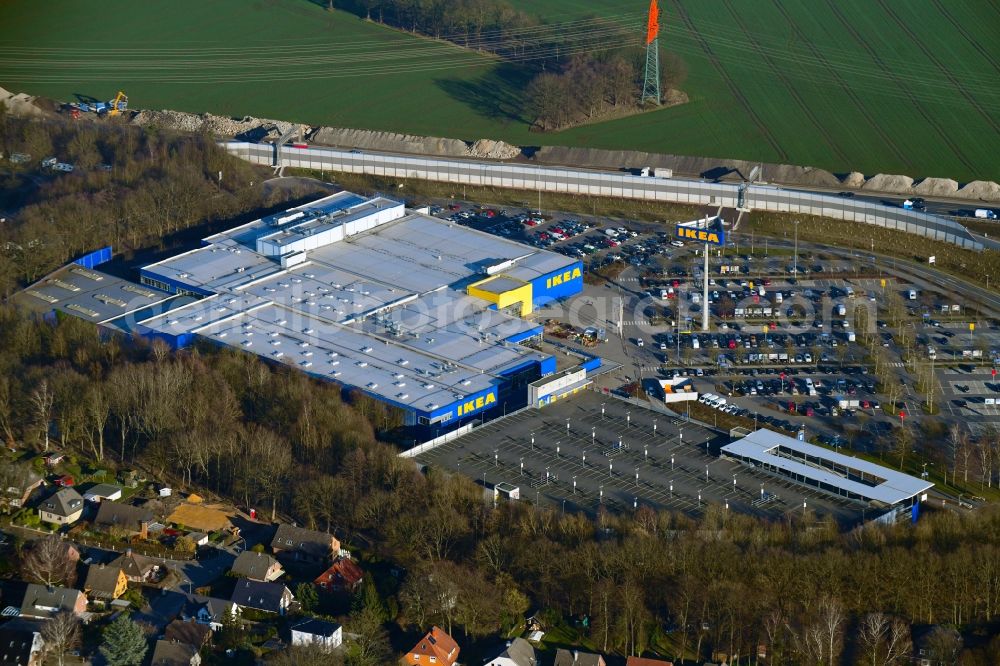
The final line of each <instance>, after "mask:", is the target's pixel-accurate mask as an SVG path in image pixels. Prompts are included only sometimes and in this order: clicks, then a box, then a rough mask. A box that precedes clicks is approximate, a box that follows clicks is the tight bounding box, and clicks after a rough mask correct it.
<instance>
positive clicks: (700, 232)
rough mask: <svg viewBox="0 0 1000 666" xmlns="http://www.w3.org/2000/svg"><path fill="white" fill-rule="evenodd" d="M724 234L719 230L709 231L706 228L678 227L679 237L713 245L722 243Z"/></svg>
mask: <svg viewBox="0 0 1000 666" xmlns="http://www.w3.org/2000/svg"><path fill="white" fill-rule="evenodd" d="M721 236H722V234H720V233H719V232H717V231H707V230H705V229H695V228H693V227H677V237H678V238H683V239H685V240H694V241H700V242H702V243H711V244H712V245H722V238H721Z"/></svg>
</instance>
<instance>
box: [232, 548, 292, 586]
mask: <svg viewBox="0 0 1000 666" xmlns="http://www.w3.org/2000/svg"><path fill="white" fill-rule="evenodd" d="M231 571H232V572H233V574H234V575H237V576H241V577H242V578H249V579H250V580H259V581H264V582H267V583H269V582H271V581H273V580H278V579H279V578H281V576H282V575H284V573H285V570H284V569H282V568H281V564H280V563H279V562H278V560H276V559H274V558H273V557H272V556H270V555H267V554H265V553H255V552H253V551H249V550H244V551H243V552H242V553H240V554H239V556H238V557H237V558H236V561H235V562H233V568H232V569H231Z"/></svg>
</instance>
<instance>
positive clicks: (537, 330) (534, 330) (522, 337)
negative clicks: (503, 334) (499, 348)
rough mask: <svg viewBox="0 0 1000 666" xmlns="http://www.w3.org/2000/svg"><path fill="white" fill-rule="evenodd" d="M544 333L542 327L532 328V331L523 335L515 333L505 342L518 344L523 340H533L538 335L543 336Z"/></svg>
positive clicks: (505, 339)
mask: <svg viewBox="0 0 1000 666" xmlns="http://www.w3.org/2000/svg"><path fill="white" fill-rule="evenodd" d="M542 332H543V329H542V327H541V326H536V327H535V328H532V329H530V330H528V331H524V332H522V333H515V334H514V335H512V336H510V337H509V338H504V341H505V342H509V343H511V344H517V343H518V342H521V341H522V340H527V339H528V338H533V337H535V336H536V335H541V334H542Z"/></svg>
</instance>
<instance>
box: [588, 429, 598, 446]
mask: <svg viewBox="0 0 1000 666" xmlns="http://www.w3.org/2000/svg"><path fill="white" fill-rule="evenodd" d="M590 444H591V446H594V445H596V444H597V428H591V429H590Z"/></svg>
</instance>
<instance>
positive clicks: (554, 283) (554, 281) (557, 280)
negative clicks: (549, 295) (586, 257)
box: [545, 267, 583, 289]
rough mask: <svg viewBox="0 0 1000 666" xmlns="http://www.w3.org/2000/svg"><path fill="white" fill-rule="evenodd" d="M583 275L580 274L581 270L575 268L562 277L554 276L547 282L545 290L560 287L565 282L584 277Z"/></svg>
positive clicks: (564, 273)
mask: <svg viewBox="0 0 1000 666" xmlns="http://www.w3.org/2000/svg"><path fill="white" fill-rule="evenodd" d="M582 276H583V273H581V272H580V268H579V267H577V268H574V269H573V270H571V271H565V272H563V273H562V274H561V275H553V276H552V277H550V278H548V279H547V280H546V281H545V288H546V289H551V288H552V287H558V286H559V285H561V284H562V283H564V282H569V281H570V280H573V279H575V278H578V277H582Z"/></svg>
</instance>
